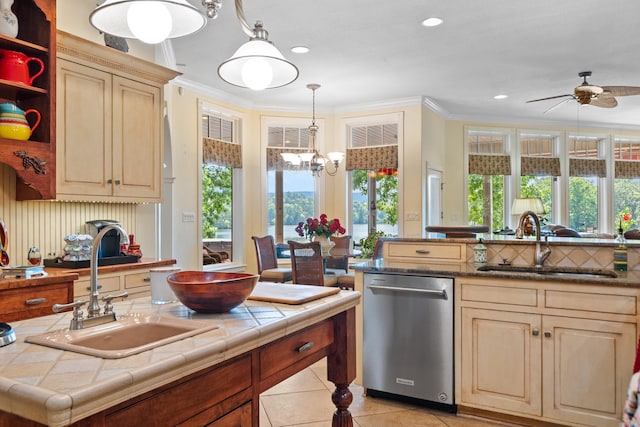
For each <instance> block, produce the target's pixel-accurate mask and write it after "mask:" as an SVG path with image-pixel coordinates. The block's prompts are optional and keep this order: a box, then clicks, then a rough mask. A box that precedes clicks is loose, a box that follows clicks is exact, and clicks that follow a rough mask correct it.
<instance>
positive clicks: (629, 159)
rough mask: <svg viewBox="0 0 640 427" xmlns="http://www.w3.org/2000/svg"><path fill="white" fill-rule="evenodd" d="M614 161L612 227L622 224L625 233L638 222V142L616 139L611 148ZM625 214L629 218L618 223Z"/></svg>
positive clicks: (639, 153)
mask: <svg viewBox="0 0 640 427" xmlns="http://www.w3.org/2000/svg"><path fill="white" fill-rule="evenodd" d="M613 158H614V160H615V179H614V184H613V185H614V194H613V199H614V208H613V213H612V214H613V219H614V227H613V229H614V230H615V229H617V228H618V227H619V226H620V224H622V227H623V229H624V230H625V231H626V230H628V229H630V228H634V227H636V226H637V224H638V221H640V140H628V139H621V138H616V139H615V141H614V147H613ZM625 214H630V215H631V218H630V219H629V220H627V221H622V223H621V222H620V218H622V217H623V216H624V215H625Z"/></svg>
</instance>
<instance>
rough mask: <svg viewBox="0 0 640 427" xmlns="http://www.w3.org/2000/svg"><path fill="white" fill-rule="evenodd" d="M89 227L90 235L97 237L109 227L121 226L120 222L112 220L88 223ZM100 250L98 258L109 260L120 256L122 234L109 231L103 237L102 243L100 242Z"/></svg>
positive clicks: (116, 231)
mask: <svg viewBox="0 0 640 427" xmlns="http://www.w3.org/2000/svg"><path fill="white" fill-rule="evenodd" d="M86 224H87V227H88V234H90V235H91V236H93V238H94V239H95V237H96V236H97V235H98V233H100V231H101V230H102V229H103V228H105V227H106V226H108V225H111V224H115V225H120V226H122V224H120V223H119V222H118V221H114V220H112V219H95V220H93V221H87V222H86ZM97 249H98V258H109V257H116V256H120V233H119V232H118V230H115V229H114V230H109V231H107V233H106V234H105V235H104V236H103V237H102V241H101V242H100V247H99V248H97Z"/></svg>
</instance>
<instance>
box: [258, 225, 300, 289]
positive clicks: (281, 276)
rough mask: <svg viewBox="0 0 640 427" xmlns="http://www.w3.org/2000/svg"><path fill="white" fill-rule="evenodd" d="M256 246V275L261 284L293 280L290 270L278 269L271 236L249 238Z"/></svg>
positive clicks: (274, 246) (285, 268)
mask: <svg viewBox="0 0 640 427" xmlns="http://www.w3.org/2000/svg"><path fill="white" fill-rule="evenodd" d="M251 238H252V239H253V243H254V244H255V246H256V258H257V261H258V274H260V281H261V282H280V283H284V282H289V281H291V279H292V278H293V274H292V272H291V268H287V267H279V266H278V258H277V257H276V245H275V242H274V240H273V236H271V235H266V236H264V237H258V236H251Z"/></svg>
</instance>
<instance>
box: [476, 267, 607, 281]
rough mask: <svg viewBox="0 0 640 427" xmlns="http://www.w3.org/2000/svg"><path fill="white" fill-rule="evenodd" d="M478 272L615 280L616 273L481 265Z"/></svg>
mask: <svg viewBox="0 0 640 427" xmlns="http://www.w3.org/2000/svg"><path fill="white" fill-rule="evenodd" d="M477 270H478V271H491V272H504V273H533V274H540V275H545V276H565V277H600V278H603V277H608V278H616V277H618V273H616V272H615V271H613V270H606V269H596V268H583V267H555V266H543V267H535V266H516V265H482V266H480V267H478V269H477Z"/></svg>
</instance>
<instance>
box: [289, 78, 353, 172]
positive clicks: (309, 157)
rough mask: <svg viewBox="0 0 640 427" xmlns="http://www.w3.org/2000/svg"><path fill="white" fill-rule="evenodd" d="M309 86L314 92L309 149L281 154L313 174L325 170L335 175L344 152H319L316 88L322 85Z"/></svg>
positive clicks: (294, 164) (293, 163)
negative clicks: (317, 144) (323, 153)
mask: <svg viewBox="0 0 640 427" xmlns="http://www.w3.org/2000/svg"><path fill="white" fill-rule="evenodd" d="M307 88H308V89H311V91H312V92H313V115H312V119H311V125H310V126H309V149H308V150H307V151H306V152H302V153H300V152H298V153H295V152H290V153H281V156H282V158H283V159H284V161H285V162H287V164H290V165H292V166H297V167H299V168H300V169H302V170H309V171H311V174H312V175H313V176H320V173H321V172H322V171H323V170H324V171H326V172H327V174H328V175H331V176H334V175H335V174H336V173H337V172H338V167H339V166H340V162H342V159H344V153H342V152H337V151H335V152H331V153H329V154H327V157H324V156H323V155H322V154H320V153H319V152H318V149H317V147H316V135H317V133H318V125H316V90H317V89H319V88H320V85H319V84H316V83H310V84H308V85H307Z"/></svg>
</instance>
